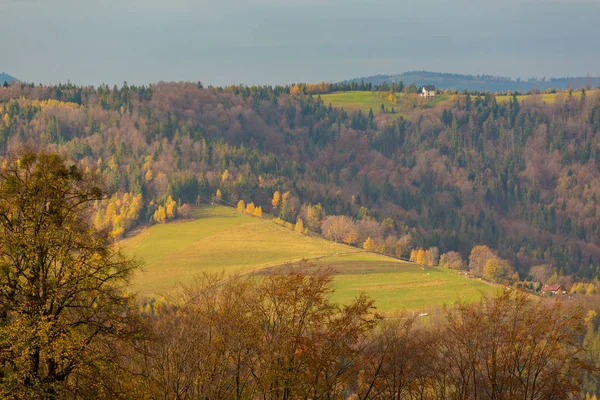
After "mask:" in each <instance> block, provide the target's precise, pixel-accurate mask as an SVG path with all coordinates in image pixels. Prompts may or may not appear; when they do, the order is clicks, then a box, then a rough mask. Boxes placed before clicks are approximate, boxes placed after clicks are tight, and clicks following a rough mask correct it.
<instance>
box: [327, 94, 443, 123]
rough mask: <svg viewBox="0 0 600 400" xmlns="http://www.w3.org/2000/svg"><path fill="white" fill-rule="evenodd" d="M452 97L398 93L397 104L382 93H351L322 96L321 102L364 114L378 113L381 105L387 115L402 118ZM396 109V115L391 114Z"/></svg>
mask: <svg viewBox="0 0 600 400" xmlns="http://www.w3.org/2000/svg"><path fill="white" fill-rule="evenodd" d="M451 97H452V96H449V95H438V96H436V97H434V98H431V99H424V98H422V97H420V96H419V95H417V94H406V93H396V102H395V103H393V102H389V101H388V100H387V98H386V94H384V93H382V92H369V91H351V92H336V93H327V94H322V95H321V100H323V103H325V105H329V104H331V105H332V106H333V107H338V108H344V109H345V110H348V111H358V110H361V111H362V112H363V113H364V114H368V113H369V110H371V109H372V110H373V112H374V113H376V114H377V113H378V112H379V110H380V109H381V104H383V105H384V107H385V109H386V111H387V112H388V114H387V115H389V116H396V117H398V116H400V115H402V114H403V113H405V112H408V111H410V110H412V109H415V108H417V107H422V108H430V107H433V106H435V105H436V104H438V103H440V102H442V101H446V100H449V99H450V98H451ZM392 108H394V110H395V111H396V113H395V114H391V110H392Z"/></svg>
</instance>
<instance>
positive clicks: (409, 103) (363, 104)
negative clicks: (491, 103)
mask: <svg viewBox="0 0 600 400" xmlns="http://www.w3.org/2000/svg"><path fill="white" fill-rule="evenodd" d="M598 94H600V90H599V89H592V90H589V91H587V95H588V97H592V96H596V95H598ZM459 96H462V95H459ZM568 96H569V92H568V91H564V92H557V93H542V94H537V95H521V96H517V99H518V100H519V101H524V100H538V101H541V102H544V103H547V104H554V103H555V102H556V100H557V99H564V100H567V98H568ZM572 96H573V97H574V98H576V99H579V98H581V91H575V90H574V91H573V92H572ZM455 97H456V95H444V94H440V95H437V96H436V97H435V98H432V99H423V98H422V97H420V96H419V95H414V94H406V93H396V102H390V101H388V100H387V99H386V98H385V96H382V94H381V93H380V92H369V91H349V92H336V93H328V94H322V95H321V99H322V100H323V102H324V103H325V104H326V105H329V104H331V105H332V106H333V107H338V108H344V109H345V110H347V111H358V110H361V111H362V112H363V113H365V114H367V113H368V112H369V110H371V109H372V110H373V112H374V113H376V114H377V113H378V112H379V110H380V108H381V104H383V105H384V107H385V109H386V111H387V112H388V114H387V115H388V116H396V117H397V116H400V115H403V114H405V113H407V112H409V111H411V110H414V109H417V108H420V109H423V108H430V107H433V106H435V105H437V104H439V103H442V102H446V101H448V100H451V99H454V98H455ZM509 98H510V96H506V95H504V96H496V101H497V102H498V103H505V102H508V99H509ZM392 108H394V111H395V114H391V110H392Z"/></svg>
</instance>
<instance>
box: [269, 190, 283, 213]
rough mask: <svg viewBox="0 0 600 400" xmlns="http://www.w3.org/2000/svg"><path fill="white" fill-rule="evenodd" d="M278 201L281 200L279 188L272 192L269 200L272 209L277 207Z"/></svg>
mask: <svg viewBox="0 0 600 400" xmlns="http://www.w3.org/2000/svg"><path fill="white" fill-rule="evenodd" d="M280 201H281V193H279V190H278V191H276V192H275V193H273V200H271V205H272V206H273V208H274V209H275V208H277V207H279V202H280Z"/></svg>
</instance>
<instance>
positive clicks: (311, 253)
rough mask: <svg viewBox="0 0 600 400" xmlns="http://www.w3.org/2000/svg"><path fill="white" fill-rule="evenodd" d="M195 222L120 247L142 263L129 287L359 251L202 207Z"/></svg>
mask: <svg viewBox="0 0 600 400" xmlns="http://www.w3.org/2000/svg"><path fill="white" fill-rule="evenodd" d="M196 216H197V217H198V218H197V219H196V220H194V221H190V222H179V223H172V224H165V225H154V226H152V227H150V228H148V229H145V230H143V231H142V232H140V233H139V234H137V235H136V236H134V237H131V238H129V239H126V240H124V241H122V242H121V245H122V246H123V248H124V249H125V251H126V252H127V253H129V254H131V255H134V256H135V257H137V258H139V259H141V260H142V261H144V263H145V267H144V271H143V272H141V273H139V274H138V275H137V276H136V277H135V279H134V282H133V285H134V289H135V290H138V291H140V292H141V293H143V294H150V293H159V292H163V291H167V290H170V289H173V288H174V287H176V285H177V283H178V282H189V280H190V279H192V278H193V277H194V276H195V275H197V274H199V273H201V272H222V271H224V272H225V273H227V274H233V273H247V272H252V271H254V270H257V269H260V268H261V267H267V266H272V265H277V264H283V263H287V262H293V261H298V260H300V259H302V258H303V257H306V258H315V257H322V256H326V255H332V254H336V253H341V252H358V251H360V250H358V249H353V248H351V247H347V246H343V245H340V244H335V243H332V242H329V241H327V240H324V239H320V238H315V237H309V236H306V235H302V234H300V233H297V232H293V231H290V230H288V229H286V228H283V227H280V226H278V225H275V224H274V223H273V222H272V221H270V220H268V219H256V218H252V217H248V216H245V215H240V214H238V213H237V212H236V211H235V210H234V209H231V208H227V207H221V206H206V207H203V208H201V209H200V210H198V211H197V214H196Z"/></svg>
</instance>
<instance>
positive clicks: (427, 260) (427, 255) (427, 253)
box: [423, 250, 431, 266]
mask: <svg viewBox="0 0 600 400" xmlns="http://www.w3.org/2000/svg"><path fill="white" fill-rule="evenodd" d="M423 263H424V264H425V265H427V266H431V263H430V262H429V250H425V254H424V255H423Z"/></svg>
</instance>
